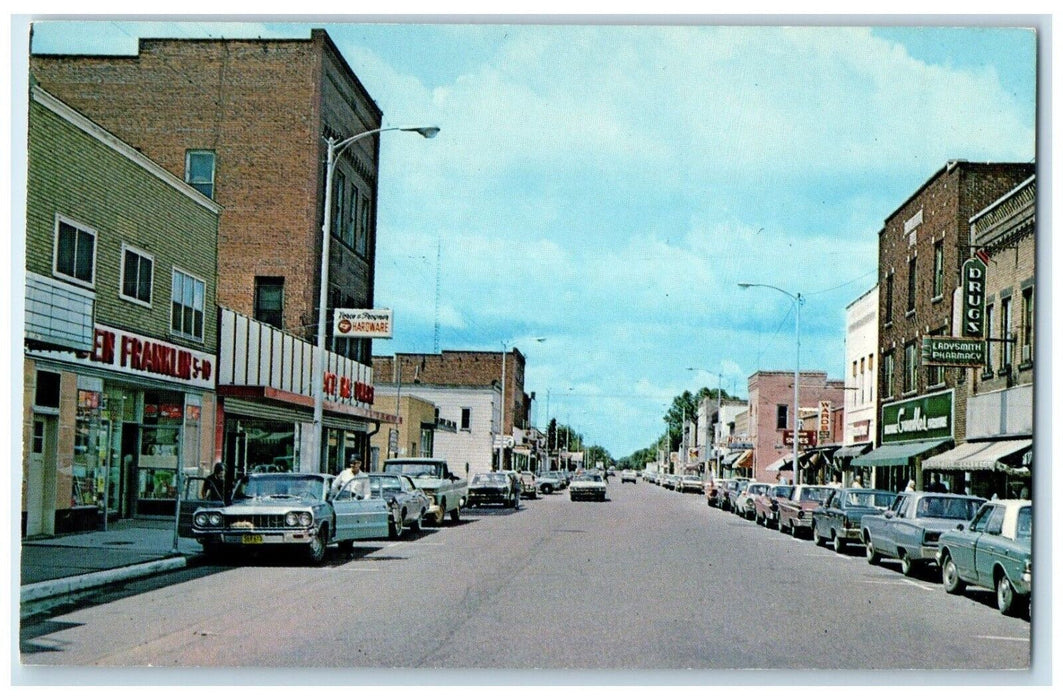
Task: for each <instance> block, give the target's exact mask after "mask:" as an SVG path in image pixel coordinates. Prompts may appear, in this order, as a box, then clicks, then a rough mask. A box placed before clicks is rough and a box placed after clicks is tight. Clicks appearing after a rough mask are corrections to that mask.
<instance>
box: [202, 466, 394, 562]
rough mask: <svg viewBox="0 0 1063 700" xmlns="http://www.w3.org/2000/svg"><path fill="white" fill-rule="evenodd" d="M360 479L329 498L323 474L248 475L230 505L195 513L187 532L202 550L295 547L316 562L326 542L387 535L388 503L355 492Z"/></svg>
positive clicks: (345, 544)
mask: <svg viewBox="0 0 1063 700" xmlns="http://www.w3.org/2000/svg"><path fill="white" fill-rule="evenodd" d="M364 479H365V477H361V478H360V479H359V478H356V479H351V480H350V481H349V482H348V483H347V484H346V485H345V486H344V487H343V489H341V490H340V492H339V493H337V494H336V495H335V496H331V497H330V495H329V487H330V486H331V484H332V477H331V476H329V475H328V474H302V473H298V474H297V473H291V472H289V473H281V474H276V473H274V474H271V473H258V474H251V475H249V476H248V477H247V479H246V480H244V481H241V482H240V483H239V484H238V486H237V488H236V491H235V493H234V494H233V497H232V503H231V504H230V505H223V506H220V507H206V508H200V509H198V510H197V511H196V512H195V514H194V515H193V517H192V535H193V536H194V537H195V538H196V540H198V541H199V543H200V544H201V545H203V549H204V550H205V551H206V552H207V553H208V554H214V555H217V554H221V553H223V552H225V551H226V550H229V549H237V548H254V549H258V548H267V547H271V546H272V547H277V548H288V549H290V548H292V547H296V548H300V549H302V550H303V551H304V552H305V554H306V556H307V558H308V559H309V560H310V561H311V562H312V563H314V564H319V563H321V562H322V561H324V559H325V555H326V546H327V545H328V544H330V543H335V544H337V545H339V546H340V547H342V548H344V549H350V548H351V547H353V545H354V541H355V540H363V539H376V538H380V537H387V536H388V535H389V530H390V523H391V519H392V515H391V512H392V511H391V507H390V506H389V504H388V503H387V501H385V500H384V499H383V498H372V497H370V498H361V497H359V496H358V495H357V493H358V491H357V490H356V489H357V488H358V483H359V482H360V481H361V480H364Z"/></svg>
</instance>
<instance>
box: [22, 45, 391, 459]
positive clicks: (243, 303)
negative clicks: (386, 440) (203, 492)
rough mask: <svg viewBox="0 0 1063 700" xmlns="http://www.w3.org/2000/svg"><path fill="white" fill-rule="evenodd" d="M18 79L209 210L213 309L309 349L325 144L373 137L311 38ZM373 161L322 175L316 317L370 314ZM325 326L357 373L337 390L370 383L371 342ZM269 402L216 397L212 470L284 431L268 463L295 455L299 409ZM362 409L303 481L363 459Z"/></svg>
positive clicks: (365, 413)
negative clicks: (216, 209)
mask: <svg viewBox="0 0 1063 700" xmlns="http://www.w3.org/2000/svg"><path fill="white" fill-rule="evenodd" d="M30 71H31V74H32V76H33V78H34V79H35V80H37V81H39V82H40V84H41V85H42V86H44V87H45V88H46V89H48V90H49V91H51V92H53V94H56V95H58V96H60V97H61V98H62V99H63V100H65V101H67V102H68V103H70V104H71V105H73V106H74V107H75V108H77V109H78V110H80V111H82V112H84V113H86V114H88V115H89V116H90V117H91V118H92V119H94V120H95V121H97V122H98V123H100V124H101V125H103V126H104V127H105V128H107V129H108V130H110V131H111V132H113V133H114V134H116V135H117V136H118V137H119V138H121V139H123V140H125V141H127V142H129V143H130V144H132V145H134V146H135V147H136V148H138V149H139V150H141V151H142V152H143V153H145V154H146V155H147V156H149V157H150V158H152V159H153V160H155V161H156V162H158V163H159V164H161V165H162V166H163V167H164V168H166V169H167V170H169V171H170V172H172V173H173V174H174V175H176V176H177V177H179V178H181V179H183V180H185V181H186V182H188V183H189V184H191V185H192V186H193V187H195V188H196V189H198V190H200V191H201V192H202V193H204V194H206V195H207V196H208V197H211V198H213V199H214V200H215V201H216V202H218V203H219V204H221V205H222V207H223V210H222V215H221V222H220V225H219V232H218V285H219V287H218V293H217V298H218V303H219V304H220V305H222V306H224V307H226V308H229V309H232V310H233V311H235V312H236V313H237V314H239V316H240V317H246V318H250V319H252V320H253V321H256V322H259V323H263V324H267V325H269V326H272V327H275V328H276V329H278V330H280V331H282V332H284V333H285V334H287V335H291V336H295V337H296V338H299V339H302V340H305V341H311V342H312V341H313V340H314V339H315V335H316V328H317V310H318V303H317V302H318V295H319V289H320V265H321V250H322V247H321V246H322V225H323V222H324V215H323V214H324V212H323V207H324V201H325V192H324V186H325V168H324V163H325V161H326V159H327V144H326V139H327V138H329V137H335V138H346V137H348V136H352V135H356V134H359V133H363V132H365V131H371V130H374V129H377V128H380V126H381V123H382V122H381V120H382V114H381V111H380V109H379V108H378V107H377V105H376V104H375V103H374V102H373V100H372V98H371V97H370V95H369V94H368V92H367V91H366V89H365V88H364V86H363V85H362V84H361V82H360V81H359V80H358V78H357V76H355V74H354V72H353V71H352V70H351V68H350V67H349V66H348V65H347V63H346V61H345V60H344V58H343V56H342V55H341V54H340V52H339V50H338V49H337V48H336V46H335V44H334V43H333V42H332V40H331V39H330V38H329V36H328V34H327V33H326V32H325V31H324V30H321V29H315V30H312V31H311V33H310V37H309V38H308V39H263V40H256V39H231V40H230V39H141V40H140V41H139V43H138V50H137V53H136V54H135V55H128V56H88V55H44V54H36V55H33V56H31V57H30ZM378 162H379V138H378V137H377V136H373V137H368V138H365V139H361V140H358V141H357V142H355V143H353V144H351V146H350V147H349V148H347V149H346V150H345V151H344V152H343V153H342V155H341V157H340V159H339V161H338V163H337V166H336V173H335V178H334V193H333V197H332V202H333V215H332V222H333V223H332V227H331V230H332V234H333V239H334V240H333V241H332V243H331V245H330V251H329V253H330V255H329V274H328V279H329V289H328V303H329V306H330V308H336V307H337V306H342V307H353V308H371V307H372V306H373V303H374V298H373V283H374V266H375V252H376V227H375V221H376V202H377V173H378ZM326 327H327V328H328V331H327V333H328V334H329V338H328V341H327V342H328V347H329V349H330V350H331V351H333V352H334V353H336V354H337V355H339V356H341V357H343V358H347V359H350V360H353V361H354V362H356V363H358V364H359V365H360V368H356V369H355V370H354V371H353V372H352V376H351V377H347V379H349V380H351V381H353V382H358V383H367V384H368V385H369V386H371V385H372V381H371V378H370V379H369V381H368V382H365V378H367V377H368V376H369V375H371V367H370V364H371V360H370V358H371V356H372V351H371V344H370V341H369V340H368V339H343V338H341V339H333V338H332V337H331V324H328V323H327V324H326ZM223 350H225V349H223ZM254 350H255V351H256V352H266V350H265V349H261V348H254ZM361 368H364V370H363V369H361ZM310 384H312V383H310ZM271 388H272V389H275V388H276V387H270V386H268V384H266V385H263V390H262V391H261V392H259V395H258V396H251V395H249V393H248V388H247V387H246V386H240V387H238V389H239V391H238V392H237V393H238V395H239V396H238V397H237V400H236V401H227V399H226V398H225V396H226V393H227V388H226V387H220V388H219V395H220V396H221V397H222V401H221V405H222V408H223V410H225V411H226V414H227V418H226V420H225V427H224V433H225V434H224V436H222V437H221V439H219V440H218V445H219V450H222V449H223V447H222V446H224V455H221V454H219V456H224V458H225V460H226V461H227V462H228V463H229V464H230V466H232V464H233V463H234V462H235V463H237V465H238V466H243V467H246V466H251V465H250V464H246V462H247V461H248V457H247V454H253V453H254V449H253V448H252V446H249V447H248V449H247V450H244V449H243V448H242V447H241V446H242V445H243V444H244V440H245V437H246V436H248V435H255V434H259V433H262V434H267V435H272V434H276V433H278V432H282V431H283V432H286V433H288V432H290V433H292V439H291V444H290V445H289V446H288V447H289V449H288V450H287V452H286V454H284V455H274V456H273V457H272V458H276V459H291V455H292V454H294V455H298V454H299V452H300V446H305V445H307V444H308V443H307V441H306V439H305V435H304V433H310V432H311V428H312V425H313V422H312V416H311V415H310V412H309V411H308V410H307V407H306V405H305V398H306V396H305V395H303V394H298V395H292V396H289V397H287V398H286V399H283V400H268V399H266V398H265V396H264V395H265V394H267V393H269V392H268V389H271ZM308 388H309V389H312V386H310V385H309V384H308ZM366 398H368V399H370V400H369V401H365V400H363V401H361V402H359V405H358V406H357V407H355V408H356V409H357V410H353V411H339V412H332V415H330V416H326V423H325V424H326V428H325V436H324V440H325V442H326V443H327V444H328V445H329V446H330V450H331V452H333V453H334V454H332V456H330V457H327V458H325V459H324V461H323V464H319V465H309V464H306V465H301V466H302V468H306V469H310V470H318V469H328V468H331V464H332V462H331V460H332V459H339V460H341V461H342V460H343V459H345V453H346V452H348V451H351V450H356V451H361V452H363V453H364V452H366V451H367V450H368V438H367V434H368V431H369V426H370V425H372V424H374V423H378V422H379V420H378V417H377V416H376V414H375V412H373V411H372V410H371V396H368V395H367V396H366ZM227 403H228V406H227V405H226V404H227ZM330 405H331V404H330ZM274 409H279V410H282V411H286V412H287V414H288V415H287V418H286V420H285V421H284V423H285V425H274V424H271V423H269V421H270V415H271V413H272V412H273V410H274ZM262 421H266V423H262ZM241 436H244V437H241ZM238 448H239V449H238ZM332 448H334V449H332ZM234 450H236V451H235V452H234ZM267 456H269V455H267Z"/></svg>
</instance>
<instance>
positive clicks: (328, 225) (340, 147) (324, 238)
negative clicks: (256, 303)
mask: <svg viewBox="0 0 1063 700" xmlns="http://www.w3.org/2000/svg"><path fill="white" fill-rule="evenodd" d="M384 131H412V132H414V133H417V134H420V135H421V136H423V137H424V138H426V139H430V138H435V135H436V134H438V133H439V127H436V126H409V127H407V126H389V127H383V128H380V129H370V130H369V131H363V132H362V133H360V134H355V135H354V136H348V137H347V138H345V139H335V138H333V137H331V136H330V137H329V138H328V139H327V140H326V143H327V144H328V160H327V161H326V163H325V216H324V219H325V220H324V223H323V224H322V225H321V289H320V291H319V293H318V301H317V349H316V351H315V353H314V358H313V362H312V368H311V369H312V375H313V378H314V379H313V381H314V387H313V388H314V434H313V440H312V442H313V444H312V446H311V455H310V458H311V462H310V465H311V466H312V470H313V471H320V469H321V448H322V433H323V429H322V428H323V424H324V413H325V321H326V317H327V315H328V268H329V242H330V241H331V239H332V178H333V176H334V175H335V172H336V160H337V158H339V156H340V155H342V154H343V151H345V150H346V149H347V147H348V146H350V145H351V144H352V143H354V142H355V141H360V140H361V139H364V138H367V137H369V136H372V135H373V134H379V133H382V132H384Z"/></svg>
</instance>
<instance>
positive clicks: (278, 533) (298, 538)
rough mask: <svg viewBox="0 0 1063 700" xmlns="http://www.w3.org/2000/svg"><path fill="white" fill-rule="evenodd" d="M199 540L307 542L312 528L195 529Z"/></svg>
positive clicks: (250, 544) (243, 543) (252, 543)
mask: <svg viewBox="0 0 1063 700" xmlns="http://www.w3.org/2000/svg"><path fill="white" fill-rule="evenodd" d="M194 534H195V537H196V539H197V540H199V542H201V543H203V542H212V543H216V544H224V545H240V546H248V547H257V546H265V545H297V544H309V543H310V540H312V539H313V537H314V529H313V528H308V529H306V530H264V531H255V532H244V531H237V532H233V531H231V530H224V531H221V532H208V531H195V532H194Z"/></svg>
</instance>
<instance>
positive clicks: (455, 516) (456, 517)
mask: <svg viewBox="0 0 1063 700" xmlns="http://www.w3.org/2000/svg"><path fill="white" fill-rule="evenodd" d="M450 522H452V523H460V522H461V506H458V507H457V508H455V509H454V510H452V511H450Z"/></svg>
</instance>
